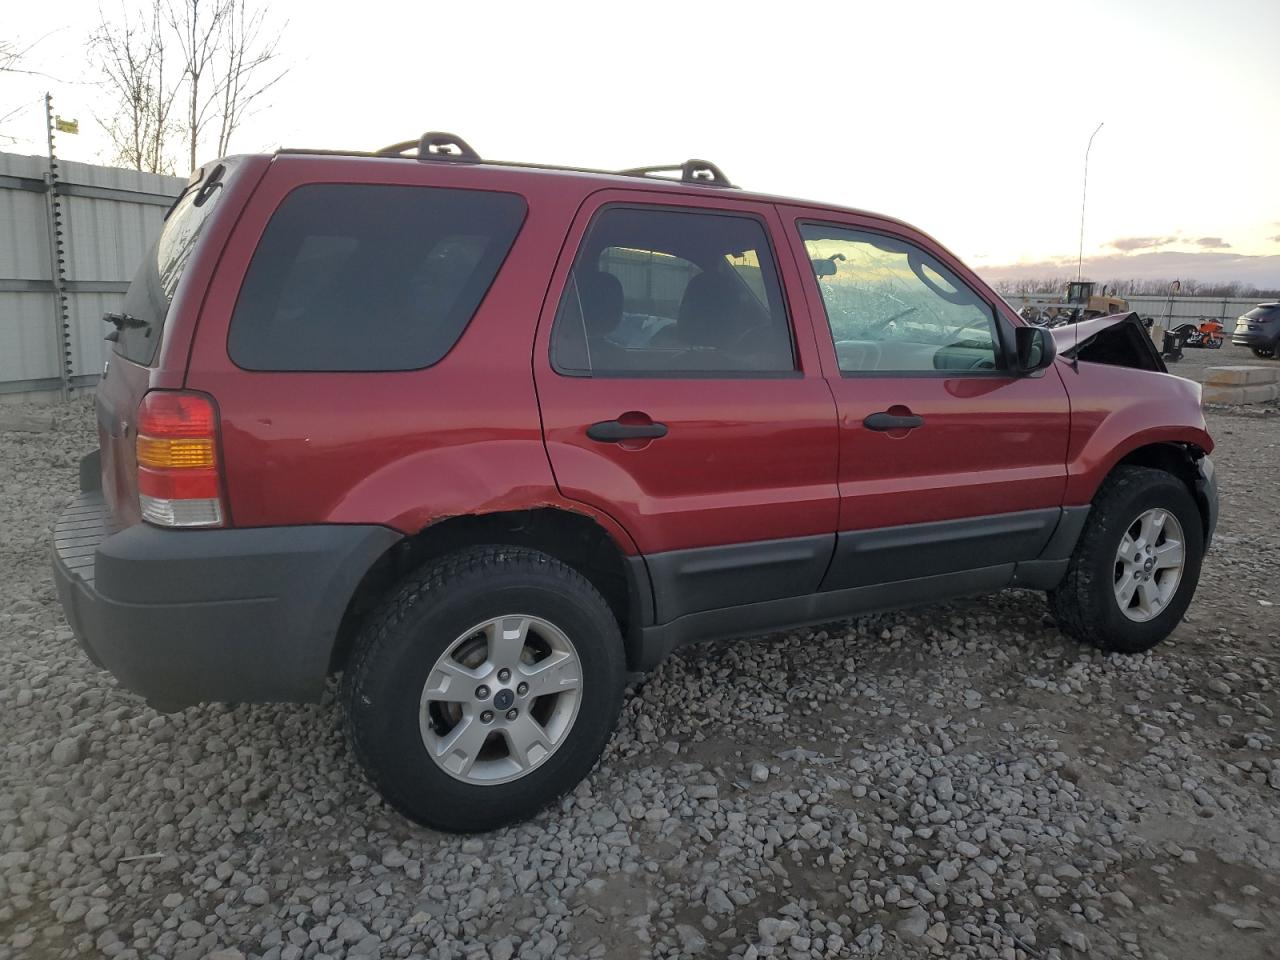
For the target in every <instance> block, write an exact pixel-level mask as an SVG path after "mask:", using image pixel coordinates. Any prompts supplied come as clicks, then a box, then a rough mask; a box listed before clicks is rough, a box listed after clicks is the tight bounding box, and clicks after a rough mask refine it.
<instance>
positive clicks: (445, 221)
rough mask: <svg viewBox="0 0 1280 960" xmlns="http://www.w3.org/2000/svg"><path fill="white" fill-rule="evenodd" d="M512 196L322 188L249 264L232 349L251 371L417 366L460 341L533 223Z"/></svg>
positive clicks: (274, 228)
mask: <svg viewBox="0 0 1280 960" xmlns="http://www.w3.org/2000/svg"><path fill="white" fill-rule="evenodd" d="M524 214H525V202H524V199H523V198H521V197H518V196H516V195H514V194H509V193H490V192H487V191H480V190H449V189H443V188H438V187H404V186H384V185H367V184H358V185H357V184H336V183H335V184H312V185H308V186H304V187H299V188H298V189H296V190H294V191H293V192H292V193H290V194H289V195H288V196H287V197H285V199H284V201H283V202H282V203H281V204H280V207H279V208H278V209H277V210H276V212H275V213H274V214H273V215H272V217H271V222H270V223H268V224H267V229H266V231H265V232H264V233H263V236H262V240H261V241H260V242H259V244H258V249H257V250H256V251H255V253H254V255H253V261H252V262H251V263H250V264H249V270H248V272H247V274H246V276H245V280H244V285H243V286H242V287H241V289H240V296H239V298H238V299H237V300H236V308H235V313H234V314H233V315H232V318H231V331H230V335H229V339H228V351H229V353H230V355H231V359H232V360H234V361H235V362H236V364H237V365H239V366H240V367H243V368H245V369H248V370H280V371H285V370H300V371H301V370H312V371H316V370H366V371H373V370H416V369H420V368H422V367H427V366H430V365H431V364H433V363H435V362H437V361H438V360H440V358H441V357H443V356H444V355H445V354H446V353H447V352H448V351H449V350H450V349H451V348H452V347H453V345H454V343H456V342H457V340H458V338H459V337H460V336H461V335H462V331H463V329H464V328H465V327H466V325H467V324H468V322H470V320H471V317H472V315H473V314H474V313H475V312H476V310H477V308H478V307H479V305H480V301H481V300H482V299H483V298H484V295H485V293H486V292H488V289H489V286H490V285H491V284H492V283H493V280H494V277H496V276H497V273H498V269H499V268H500V267H501V266H502V262H503V260H504V259H505V258H506V255H507V251H509V250H510V249H511V244H512V243H513V242H514V240H515V237H516V233H517V231H518V230H519V229H520V224H521V223H522V221H523V220H524Z"/></svg>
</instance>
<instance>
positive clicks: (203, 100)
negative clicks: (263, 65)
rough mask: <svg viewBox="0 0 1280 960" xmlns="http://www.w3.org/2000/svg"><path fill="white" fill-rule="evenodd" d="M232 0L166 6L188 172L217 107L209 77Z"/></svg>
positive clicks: (197, 0) (184, 0)
mask: <svg viewBox="0 0 1280 960" xmlns="http://www.w3.org/2000/svg"><path fill="white" fill-rule="evenodd" d="M232 2H233V0H182V2H181V3H179V4H178V5H176V6H175V4H174V3H173V2H172V0H170V2H169V6H168V13H169V26H170V28H171V29H172V30H173V32H174V34H175V35H176V36H177V38H178V46H179V49H180V50H181V51H182V75H183V96H184V98H185V100H186V105H187V113H186V122H187V123H186V140H187V150H188V153H189V155H190V162H191V169H192V170H194V169H195V168H196V149H197V147H198V146H199V144H200V139H201V136H202V135H203V134H204V132H205V129H206V128H207V127H208V125H209V123H210V121H211V120H212V119H213V117H214V115H215V113H216V110H217V107H218V92H219V91H218V89H217V84H216V82H214V81H213V79H212V78H211V77H210V76H209V73H210V71H211V70H212V69H213V65H214V62H215V60H216V58H217V57H218V52H219V48H220V47H221V45H222V42H223V33H224V32H225V30H226V22H227V17H228V10H229V9H231V7H232Z"/></svg>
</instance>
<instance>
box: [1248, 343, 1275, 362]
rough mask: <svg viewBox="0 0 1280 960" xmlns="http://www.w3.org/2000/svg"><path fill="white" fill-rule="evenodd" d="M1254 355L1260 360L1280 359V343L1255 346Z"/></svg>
mask: <svg viewBox="0 0 1280 960" xmlns="http://www.w3.org/2000/svg"><path fill="white" fill-rule="evenodd" d="M1253 355H1254V356H1255V357H1257V358H1258V359H1259V360H1271V359H1273V358H1274V359H1276V360H1280V343H1277V344H1275V345H1274V346H1270V347H1254V348H1253Z"/></svg>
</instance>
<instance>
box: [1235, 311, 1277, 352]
mask: <svg viewBox="0 0 1280 960" xmlns="http://www.w3.org/2000/svg"><path fill="white" fill-rule="evenodd" d="M1231 342H1232V343H1233V344H1235V345H1236V346H1238V347H1248V348H1249V349H1250V350H1252V351H1253V355H1254V356H1255V357H1258V358H1260V359H1263V360H1268V359H1270V360H1280V302H1276V303H1260V304H1258V305H1257V306H1256V307H1254V308H1253V309H1252V310H1250V311H1249V312H1248V313H1246V314H1245V315H1244V316H1242V317H1240V319H1238V320H1237V321H1236V328H1235V330H1234V331H1233V332H1232V334H1231Z"/></svg>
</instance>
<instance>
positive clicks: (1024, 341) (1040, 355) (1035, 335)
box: [1014, 327, 1058, 377]
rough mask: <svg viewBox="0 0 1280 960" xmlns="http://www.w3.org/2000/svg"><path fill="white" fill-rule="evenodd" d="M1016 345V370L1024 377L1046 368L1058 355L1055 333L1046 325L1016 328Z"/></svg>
mask: <svg viewBox="0 0 1280 960" xmlns="http://www.w3.org/2000/svg"><path fill="white" fill-rule="evenodd" d="M1014 347H1015V354H1016V356H1015V357H1014V372H1015V373H1017V374H1018V375H1019V376H1024V377H1025V376H1029V375H1030V374H1033V373H1038V372H1039V371H1041V370H1044V369H1046V368H1047V367H1048V366H1049V364H1051V363H1053V358H1054V357H1056V356H1057V355H1058V348H1057V346H1056V344H1055V343H1054V341H1053V334H1051V333H1050V332H1049V331H1048V330H1046V329H1045V328H1044V327H1017V328H1015V330H1014Z"/></svg>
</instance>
